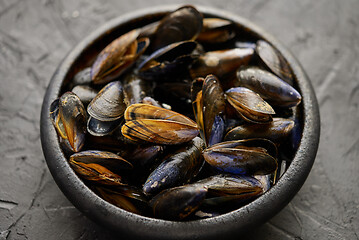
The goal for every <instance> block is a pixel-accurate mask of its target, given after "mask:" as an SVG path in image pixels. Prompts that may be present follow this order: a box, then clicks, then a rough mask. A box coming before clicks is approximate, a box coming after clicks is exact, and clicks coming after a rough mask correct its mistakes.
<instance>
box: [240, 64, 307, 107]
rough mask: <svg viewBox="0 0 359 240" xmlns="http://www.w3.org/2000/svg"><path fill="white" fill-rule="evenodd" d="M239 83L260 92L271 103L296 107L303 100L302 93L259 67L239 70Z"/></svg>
mask: <svg viewBox="0 0 359 240" xmlns="http://www.w3.org/2000/svg"><path fill="white" fill-rule="evenodd" d="M237 78H238V84H239V85H240V86H243V87H247V88H249V89H251V90H253V91H255V92H256V93H258V94H259V95H260V96H261V97H262V98H263V99H265V100H266V101H268V102H269V103H270V104H273V105H275V106H280V107H294V106H296V105H298V104H299V103H300V102H301V99H302V97H301V95H300V93H299V92H298V91H297V90H295V89H294V88H293V87H292V86H290V85H289V84H288V83H286V82H284V81H283V80H282V79H280V78H278V77H277V76H276V75H274V74H272V73H270V72H268V71H264V70H262V69H260V68H258V67H243V68H240V69H239V70H238V72H237Z"/></svg>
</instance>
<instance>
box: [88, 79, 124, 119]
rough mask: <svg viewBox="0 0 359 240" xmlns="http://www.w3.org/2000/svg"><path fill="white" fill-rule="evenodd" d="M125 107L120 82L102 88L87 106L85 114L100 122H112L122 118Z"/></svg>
mask: <svg viewBox="0 0 359 240" xmlns="http://www.w3.org/2000/svg"><path fill="white" fill-rule="evenodd" d="M126 107H127V105H126V104H125V103H124V92H123V87H122V84H121V82H120V81H114V82H110V83H108V84H107V85H106V86H104V87H103V88H102V89H101V91H100V92H99V93H98V94H97V95H96V97H95V98H94V99H92V101H91V102H90V103H89V105H88V106H87V112H88V113H89V115H90V116H91V117H93V118H96V119H98V120H100V121H114V120H116V119H119V118H121V117H122V116H123V113H124V112H125V110H126Z"/></svg>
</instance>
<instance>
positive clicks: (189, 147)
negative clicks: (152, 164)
mask: <svg viewBox="0 0 359 240" xmlns="http://www.w3.org/2000/svg"><path fill="white" fill-rule="evenodd" d="M203 149H204V142H203V140H202V139H201V138H199V137H196V138H194V139H193V140H192V141H190V142H188V143H186V144H185V145H183V146H181V147H180V148H179V149H178V150H177V151H175V152H174V153H172V154H169V155H167V156H166V157H165V160H164V161H163V162H162V163H161V164H160V165H159V166H158V167H157V168H156V169H155V170H154V171H153V172H152V173H151V174H150V175H149V176H148V178H147V180H146V182H145V183H144V185H143V192H144V193H146V194H155V193H158V192H160V191H162V190H164V189H167V188H171V187H176V186H179V185H182V184H185V183H188V182H189V181H190V180H191V179H193V178H194V177H195V176H196V175H197V174H198V172H199V171H200V169H201V167H202V165H203V157H202V150H203Z"/></svg>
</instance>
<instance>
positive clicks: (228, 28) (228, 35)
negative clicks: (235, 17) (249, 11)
mask: <svg viewBox="0 0 359 240" xmlns="http://www.w3.org/2000/svg"><path fill="white" fill-rule="evenodd" d="M235 36H236V33H235V31H234V29H233V22H231V21H228V20H226V19H221V18H204V19H203V27H202V31H201V33H200V34H199V35H198V37H197V38H196V41H198V42H200V43H201V44H216V43H224V42H227V41H229V40H231V39H233V38H234V37H235Z"/></svg>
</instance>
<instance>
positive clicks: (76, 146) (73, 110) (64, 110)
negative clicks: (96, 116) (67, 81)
mask: <svg viewBox="0 0 359 240" xmlns="http://www.w3.org/2000/svg"><path fill="white" fill-rule="evenodd" d="M86 117H87V115H86V110H85V107H84V105H83V104H82V102H81V100H80V99H79V98H78V97H77V96H76V94H74V93H72V92H66V93H64V94H63V95H62V96H61V97H60V99H59V122H60V121H61V123H62V124H63V128H64V130H65V132H66V138H65V139H67V140H68V141H69V143H70V145H71V148H72V150H73V151H74V152H78V151H80V149H81V148H82V147H83V145H84V143H85V135H86ZM59 129H62V128H61V127H60V128H59Z"/></svg>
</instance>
